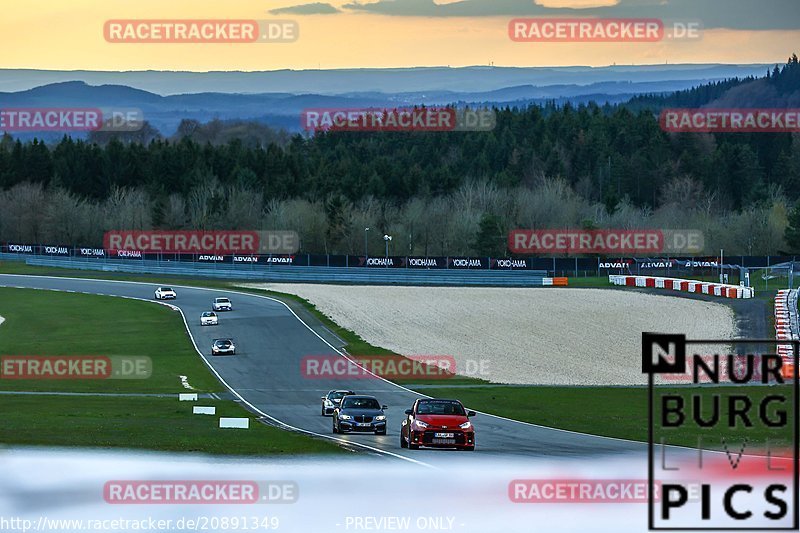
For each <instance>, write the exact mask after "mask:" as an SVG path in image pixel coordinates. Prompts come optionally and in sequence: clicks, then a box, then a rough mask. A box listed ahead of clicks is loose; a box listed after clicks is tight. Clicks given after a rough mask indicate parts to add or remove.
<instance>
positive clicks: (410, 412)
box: [406, 409, 414, 415]
mask: <svg viewBox="0 0 800 533" xmlns="http://www.w3.org/2000/svg"><path fill="white" fill-rule="evenodd" d="M406 414H407V415H411V414H414V411H412V410H411V409H406Z"/></svg>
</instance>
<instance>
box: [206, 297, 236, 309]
mask: <svg viewBox="0 0 800 533" xmlns="http://www.w3.org/2000/svg"><path fill="white" fill-rule="evenodd" d="M211 310H212V311H231V310H233V304H232V303H231V301H230V300H228V299H227V298H214V303H213V304H211Z"/></svg>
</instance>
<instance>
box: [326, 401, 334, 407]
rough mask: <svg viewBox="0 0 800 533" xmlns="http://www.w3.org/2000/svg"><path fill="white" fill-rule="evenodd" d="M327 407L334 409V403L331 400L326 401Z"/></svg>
mask: <svg viewBox="0 0 800 533" xmlns="http://www.w3.org/2000/svg"><path fill="white" fill-rule="evenodd" d="M325 407H333V402H332V401H330V400H325Z"/></svg>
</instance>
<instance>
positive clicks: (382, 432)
mask: <svg viewBox="0 0 800 533" xmlns="http://www.w3.org/2000/svg"><path fill="white" fill-rule="evenodd" d="M375 434H376V435H386V430H385V429H384V430H383V431H376V432H375Z"/></svg>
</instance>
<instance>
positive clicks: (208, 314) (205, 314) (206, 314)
mask: <svg viewBox="0 0 800 533" xmlns="http://www.w3.org/2000/svg"><path fill="white" fill-rule="evenodd" d="M203 316H216V315H215V314H214V313H211V312H208V313H203Z"/></svg>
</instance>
